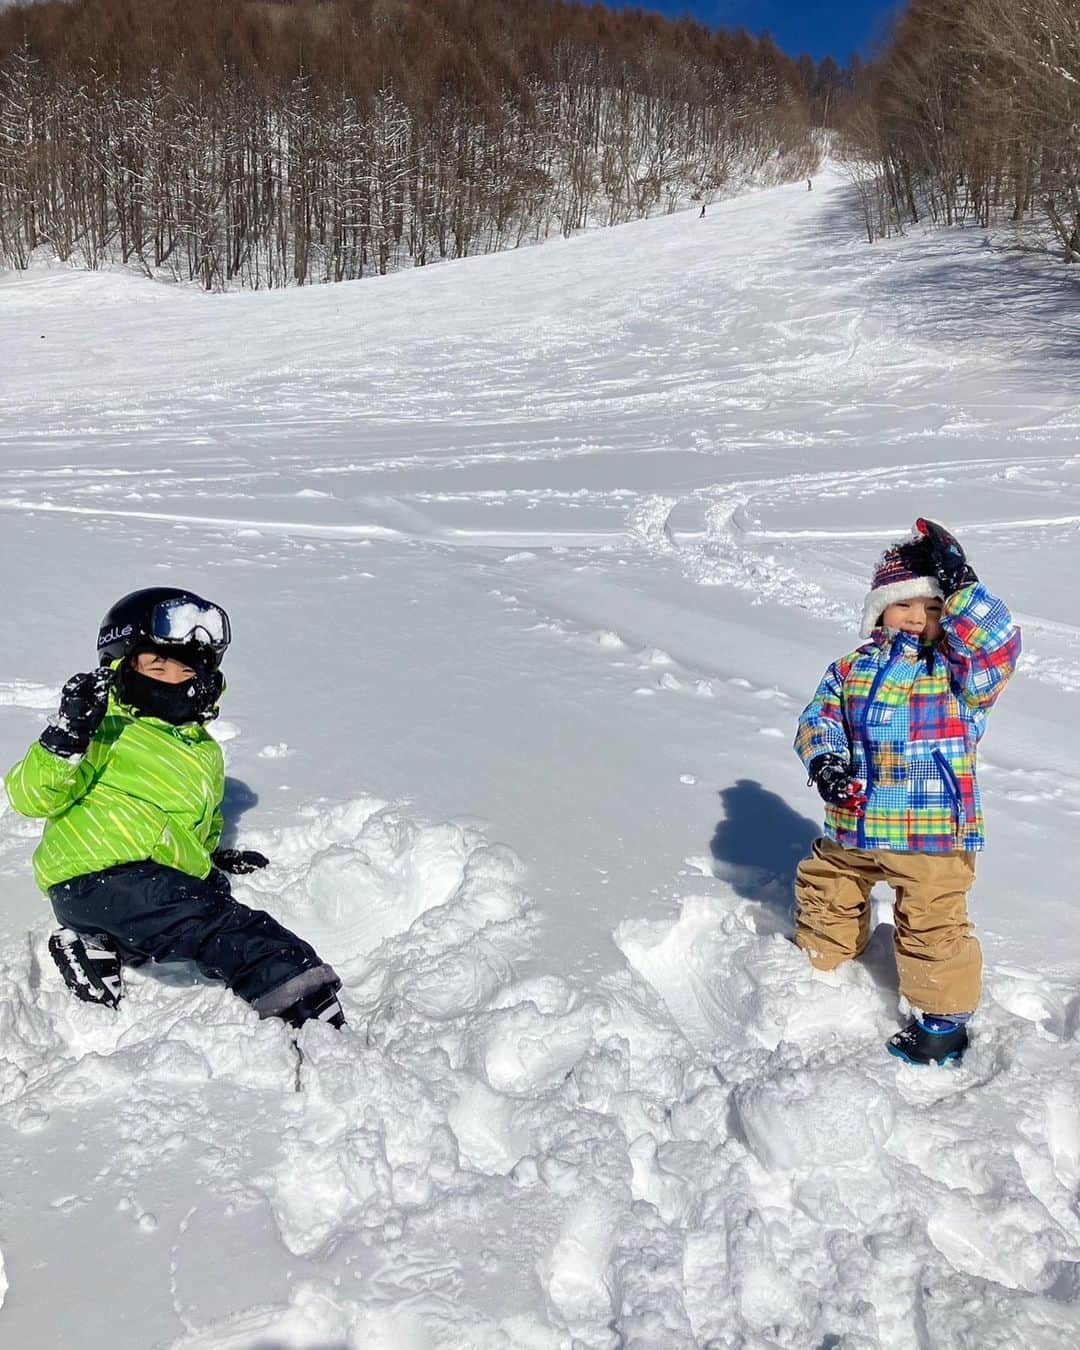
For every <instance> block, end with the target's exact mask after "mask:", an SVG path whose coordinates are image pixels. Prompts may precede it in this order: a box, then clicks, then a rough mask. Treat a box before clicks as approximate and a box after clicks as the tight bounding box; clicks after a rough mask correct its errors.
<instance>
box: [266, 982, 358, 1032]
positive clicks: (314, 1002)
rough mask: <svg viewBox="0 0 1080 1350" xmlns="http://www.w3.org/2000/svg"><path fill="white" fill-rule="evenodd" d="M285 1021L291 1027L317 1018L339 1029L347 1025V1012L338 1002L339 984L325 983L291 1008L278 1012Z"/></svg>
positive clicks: (299, 1025) (300, 1025)
mask: <svg viewBox="0 0 1080 1350" xmlns="http://www.w3.org/2000/svg"><path fill="white" fill-rule="evenodd" d="M278 1016H279V1017H280V1018H281V1019H282V1021H284V1022H288V1024H289V1026H291V1027H302V1026H303V1025H304V1023H305V1022H310V1021H311V1020H312V1019H315V1020H316V1021H319V1022H329V1024H330V1025H331V1026H332V1027H336V1028H337V1029H338V1030H339V1031H340V1030H341V1028H342V1027H343V1026H344V1025H345V1014H344V1013H343V1012H342V1011H341V1004H340V1003H339V1002H338V996H337V986H336V985H332V984H324V985H323V986H322V987H321V988H320V989H314V990H312V992H311V993H310V994H305V996H304V997H303V998H302V999H300V1000H299V1001H298V1002H296V1003H294V1004H293V1005H292V1007H291V1008H286V1009H285V1011H284V1012H281V1013H279V1014H278Z"/></svg>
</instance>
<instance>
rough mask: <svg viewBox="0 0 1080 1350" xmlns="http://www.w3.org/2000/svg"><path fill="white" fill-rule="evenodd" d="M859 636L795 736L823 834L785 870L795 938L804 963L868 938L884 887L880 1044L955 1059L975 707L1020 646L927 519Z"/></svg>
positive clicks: (978, 959)
mask: <svg viewBox="0 0 1080 1350" xmlns="http://www.w3.org/2000/svg"><path fill="white" fill-rule="evenodd" d="M862 636H863V637H864V638H869V641H868V642H866V643H865V644H864V645H863V646H861V647H859V648H858V649H857V650H856V651H854V652H852V653H851V654H850V655H848V656H844V657H841V659H840V660H839V661H836V662H834V663H833V664H832V665H831V666H830V667H829V669H828V670H827V671H826V673H825V676H824V678H823V679H822V681H821V684H820V685H819V687H818V691H817V693H816V694H815V695H814V698H813V700H812V701H811V703H810V704H809V705H808V706H807V708H806V709H805V710H804V711H803V714H802V716H801V717H800V719H799V729H798V733H797V736H796V739H795V749H796V752H797V754H798V755H799V757H800V758H801V759H802V761H803V763H804V764H805V765H806V768H807V771H808V773H809V775H810V781H811V782H812V783H813V784H814V785H815V786H816V787H817V790H818V792H819V793H820V795H821V797H822V798H823V799H824V801H825V803H826V806H825V834H826V837H825V838H823V839H818V840H817V841H815V843H814V846H813V850H812V853H811V856H810V857H809V858H806V859H804V860H803V862H801V863H800V864H799V869H798V873H797V875H796V881H795V898H796V925H795V941H796V942H797V944H798V945H799V946H800V947H801V948H802V949H803V950H804V951H805V952H806V953H807V955H808V956H809V958H810V961H811V962H812V963H813V965H814V966H815V967H816V968H817V969H818V970H832V969H834V968H835V967H836V966H838V965H840V964H841V963H842V962H844V961H848V960H850V959H851V958H852V957H855V956H858V955H859V954H860V952H862V950H863V949H864V947H865V946H866V944H867V942H868V941H869V939H870V891H871V889H872V888H873V886H874V883H875V882H878V881H887V882H888V883H889V885H890V886H891V887H892V889H893V891H894V892H895V896H896V899H895V906H894V911H893V912H894V918H895V924H896V930H895V948H896V963H897V968H898V971H899V976H900V992H901V994H903V996H904V997H905V998H906V999H907V1001H908V1003H909V1004H910V1005H911V1007H912V1008H913V1010H914V1011H915V1017H914V1018H913V1020H912V1021H911V1022H910V1023H909V1025H908V1026H906V1027H905V1028H904V1029H903V1030H902V1031H900V1032H897V1034H896V1035H895V1036H893V1037H892V1038H891V1039H890V1040H889V1042H888V1049H889V1050H890V1052H891V1053H892V1054H894V1055H897V1056H899V1057H900V1058H901V1059H904V1060H907V1061H908V1062H909V1063H913V1064H929V1063H944V1062H945V1061H946V1060H950V1059H959V1058H960V1056H961V1055H962V1054H963V1052H964V1050H965V1049H966V1048H967V1043H968V1038H967V1030H966V1023H967V1022H968V1020H969V1019H970V1017H971V1015H972V1012H973V1011H974V1009H975V1007H976V1005H977V1003H978V1000H979V992H980V982H981V974H982V955H981V952H980V949H979V944H978V942H977V941H976V939H975V937H974V936H973V935H972V929H971V924H970V922H969V920H968V915H967V893H968V891H969V890H970V888H971V885H972V882H973V881H974V879H975V853H976V851H977V850H979V849H981V848H982V847H983V846H984V836H983V819H982V808H981V804H980V799H979V790H978V785H977V783H976V779H975V758H976V748H977V746H978V742H979V739H980V737H981V736H982V733H983V730H984V729H985V726H986V718H987V714H988V713H989V711H990V708H991V707H992V706H993V704H994V702H995V701H996V699H997V697H998V695H999V694H1000V693H1001V691H1002V689H1003V688H1004V687H1005V684H1006V682H1007V681H1008V679H1009V677H1010V676H1011V675H1012V673H1013V670H1014V669H1015V666H1016V660H1017V657H1018V656H1019V654H1020V631H1019V629H1018V628H1017V627H1016V626H1015V624H1014V623H1013V621H1012V618H1011V616H1010V614H1009V611H1008V609H1006V607H1005V605H1004V604H1002V602H1001V601H1000V600H998V599H997V598H996V597H995V596H993V595H991V594H990V593H989V592H988V591H987V590H986V589H985V587H983V586H982V585H981V584H980V582H979V580H978V578H977V577H976V575H975V573H974V572H973V571H972V569H971V567H970V566H969V565H968V563H967V560H966V558H965V556H964V552H963V549H961V547H960V545H959V544H958V543H957V542H956V540H955V539H954V538H953V537H952V536H951V535H950V534H949V533H948V532H947V531H946V530H944V529H942V527H941V526H940V525H935V524H934V523H933V521H926V520H919V521H918V522H917V523H916V535H915V537H914V538H913V539H912V540H910V541H908V542H905V543H901V544H898V545H895V546H893V547H892V548H889V549H887V550H886V552H885V554H884V556H883V557H882V559H881V561H880V563H879V564H878V566H877V569H876V571H875V573H874V578H873V582H872V584H871V589H870V593H869V594H868V596H867V597H866V602H865V606H864V609H863V624H862Z"/></svg>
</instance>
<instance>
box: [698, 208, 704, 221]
mask: <svg viewBox="0 0 1080 1350" xmlns="http://www.w3.org/2000/svg"><path fill="white" fill-rule="evenodd" d="M704 219H705V207H704V205H703V206H702V208H701V215H700V216H698V220H704Z"/></svg>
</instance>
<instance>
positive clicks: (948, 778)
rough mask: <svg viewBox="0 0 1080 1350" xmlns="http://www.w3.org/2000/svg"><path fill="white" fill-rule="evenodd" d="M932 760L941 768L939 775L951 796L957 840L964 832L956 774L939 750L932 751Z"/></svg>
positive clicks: (962, 808) (962, 811) (962, 809)
mask: <svg viewBox="0 0 1080 1350" xmlns="http://www.w3.org/2000/svg"><path fill="white" fill-rule="evenodd" d="M934 762H935V763H936V764H937V766H938V768H939V769H940V770H941V776H942V778H943V779H944V780H945V786H946V787H947V788H948V791H949V796H950V797H951V798H952V807H953V819H954V820H955V822H956V838H957V839H958V840H959V839H960V838H961V836H962V835H963V832H964V806H963V803H962V801H961V800H960V784H959V783H958V782H957V779H956V774H955V773H954V772H953V766H952V765H951V764H950V763H949V761H948V760H947V759H946V758H945V756H944V754H943V753H942V752H941V751H940V750H935V751H934Z"/></svg>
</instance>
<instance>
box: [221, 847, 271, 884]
mask: <svg viewBox="0 0 1080 1350" xmlns="http://www.w3.org/2000/svg"><path fill="white" fill-rule="evenodd" d="M210 861H211V862H212V863H213V864H214V866H215V867H220V868H221V870H222V871H223V872H231V873H232V874H233V876H240V877H242V876H244V874H245V873H247V872H257V871H259V869H260V868H262V867H269V865H270V859H269V858H268V857H267V856H266V854H265V853H257V852H256V851H255V850H254V849H253V848H219V849H217V850H215V852H213V853H211V855H210Z"/></svg>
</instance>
